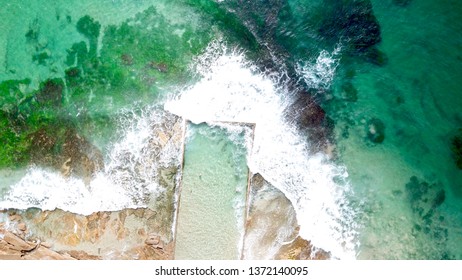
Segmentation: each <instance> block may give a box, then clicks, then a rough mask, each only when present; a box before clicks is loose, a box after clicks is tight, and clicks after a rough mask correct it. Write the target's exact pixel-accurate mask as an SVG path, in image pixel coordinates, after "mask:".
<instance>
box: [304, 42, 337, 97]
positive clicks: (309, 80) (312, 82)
mask: <svg viewBox="0 0 462 280" xmlns="http://www.w3.org/2000/svg"><path fill="white" fill-rule="evenodd" d="M340 51H341V47H340V45H338V46H337V47H336V48H335V49H334V50H333V51H332V52H331V53H329V52H328V51H326V50H322V51H321V52H320V53H319V55H318V57H317V58H316V60H314V61H301V62H299V63H298V64H297V65H296V68H295V70H296V72H297V73H298V74H299V75H300V76H301V77H302V78H303V80H304V81H305V83H306V84H307V86H308V87H310V88H315V89H327V88H329V87H330V85H331V83H332V80H333V79H334V76H335V72H336V70H337V66H338V64H339V58H338V57H337V56H338V54H339V53H340Z"/></svg>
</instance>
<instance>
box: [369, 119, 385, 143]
mask: <svg viewBox="0 0 462 280" xmlns="http://www.w3.org/2000/svg"><path fill="white" fill-rule="evenodd" d="M367 138H368V139H369V140H370V141H372V142H373V143H382V142H383V140H385V124H384V123H383V122H382V121H381V120H380V119H377V118H373V119H371V120H370V121H369V122H368V123H367Z"/></svg>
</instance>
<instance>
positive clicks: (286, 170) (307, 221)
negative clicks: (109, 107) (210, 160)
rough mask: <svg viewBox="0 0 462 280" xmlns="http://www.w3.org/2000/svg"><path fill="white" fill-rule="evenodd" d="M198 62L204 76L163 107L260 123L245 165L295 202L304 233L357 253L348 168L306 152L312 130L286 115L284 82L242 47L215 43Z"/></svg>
mask: <svg viewBox="0 0 462 280" xmlns="http://www.w3.org/2000/svg"><path fill="white" fill-rule="evenodd" d="M208 50H209V51H208V52H206V53H204V55H202V56H200V57H199V58H198V59H197V61H196V65H195V66H196V67H195V69H196V71H198V74H200V75H201V76H202V79H201V80H200V81H199V82H198V83H196V84H195V85H193V86H191V87H190V88H187V89H185V90H183V91H182V92H181V94H180V95H179V96H178V97H177V98H175V99H173V100H171V101H168V102H167V103H166V104H165V109H166V110H168V111H170V112H172V113H174V114H177V115H179V116H182V117H184V118H187V119H189V120H191V121H193V122H197V123H199V122H204V121H234V122H248V123H255V124H256V127H255V135H254V143H253V149H252V154H251V155H250V157H249V158H248V166H249V168H250V170H251V171H252V172H253V173H260V174H261V175H262V176H263V177H264V178H265V179H266V180H267V181H268V182H270V183H271V184H272V185H274V186H275V187H277V188H278V189H280V190H281V191H282V192H283V193H284V194H285V195H286V197H287V198H288V199H289V200H290V201H291V202H292V204H293V205H294V208H295V210H296V213H297V218H298V221H299V224H300V226H301V229H300V235H301V236H302V237H303V238H305V239H308V240H311V242H312V243H313V244H314V245H315V246H317V247H319V248H322V249H324V250H327V251H330V252H331V253H332V255H333V256H334V258H354V256H355V246H356V245H357V244H356V231H355V226H356V225H355V223H354V222H353V213H352V211H351V209H349V208H348V203H347V202H346V199H345V197H344V195H345V192H347V191H348V185H347V184H337V183H335V182H334V178H335V177H338V178H345V177H346V176H347V172H346V171H345V170H344V169H343V168H341V167H339V166H336V165H334V164H332V163H330V162H329V161H328V160H327V157H326V156H325V155H324V154H321V153H320V154H316V155H311V156H308V147H309V143H307V141H306V139H307V137H306V136H304V135H302V134H301V133H300V132H299V131H298V129H297V128H296V127H294V126H292V125H290V124H289V123H287V122H286V121H285V118H284V111H285V109H286V108H287V106H288V105H289V104H291V102H292V97H291V93H290V92H288V91H287V90H286V88H285V87H284V85H281V84H278V83H276V82H273V79H271V78H269V77H268V76H266V75H264V74H262V73H260V72H259V71H258V70H257V69H256V67H254V65H252V64H251V63H249V62H248V61H247V60H246V58H245V56H244V54H243V53H241V52H239V51H236V50H229V49H227V48H226V47H225V46H224V45H223V44H221V43H219V42H214V43H213V44H211V46H210V47H209V49H208Z"/></svg>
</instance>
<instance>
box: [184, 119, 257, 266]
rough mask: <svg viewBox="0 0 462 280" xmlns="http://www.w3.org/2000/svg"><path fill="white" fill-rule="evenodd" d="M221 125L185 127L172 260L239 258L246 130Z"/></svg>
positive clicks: (241, 232)
mask: <svg viewBox="0 0 462 280" xmlns="http://www.w3.org/2000/svg"><path fill="white" fill-rule="evenodd" d="M227 126H228V128H230V129H233V130H234V131H230V130H227V128H226V126H225V127H220V126H219V125H218V126H209V125H207V124H205V123H202V124H197V125H194V124H189V125H188V126H187V129H186V133H187V137H186V139H185V151H184V164H183V175H182V183H181V190H180V202H179V208H178V218H177V227H176V241H175V259H183V260H184V259H186V260H187V259H240V258H241V248H242V237H243V234H244V222H245V221H244V219H245V206H246V197H247V182H248V176H247V174H248V168H247V165H246V154H247V147H246V146H245V145H242V144H243V143H245V141H246V139H245V138H246V137H250V138H251V137H252V135H251V133H252V130H251V128H249V127H242V126H241V127H239V125H232V124H229V125H227ZM246 130H248V131H247V133H246ZM239 142H241V145H239Z"/></svg>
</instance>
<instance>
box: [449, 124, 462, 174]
mask: <svg viewBox="0 0 462 280" xmlns="http://www.w3.org/2000/svg"><path fill="white" fill-rule="evenodd" d="M451 151H452V155H453V157H454V161H455V163H456V165H457V167H458V168H459V169H462V129H459V130H458V132H457V135H456V136H454V137H453V138H452V141H451Z"/></svg>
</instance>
